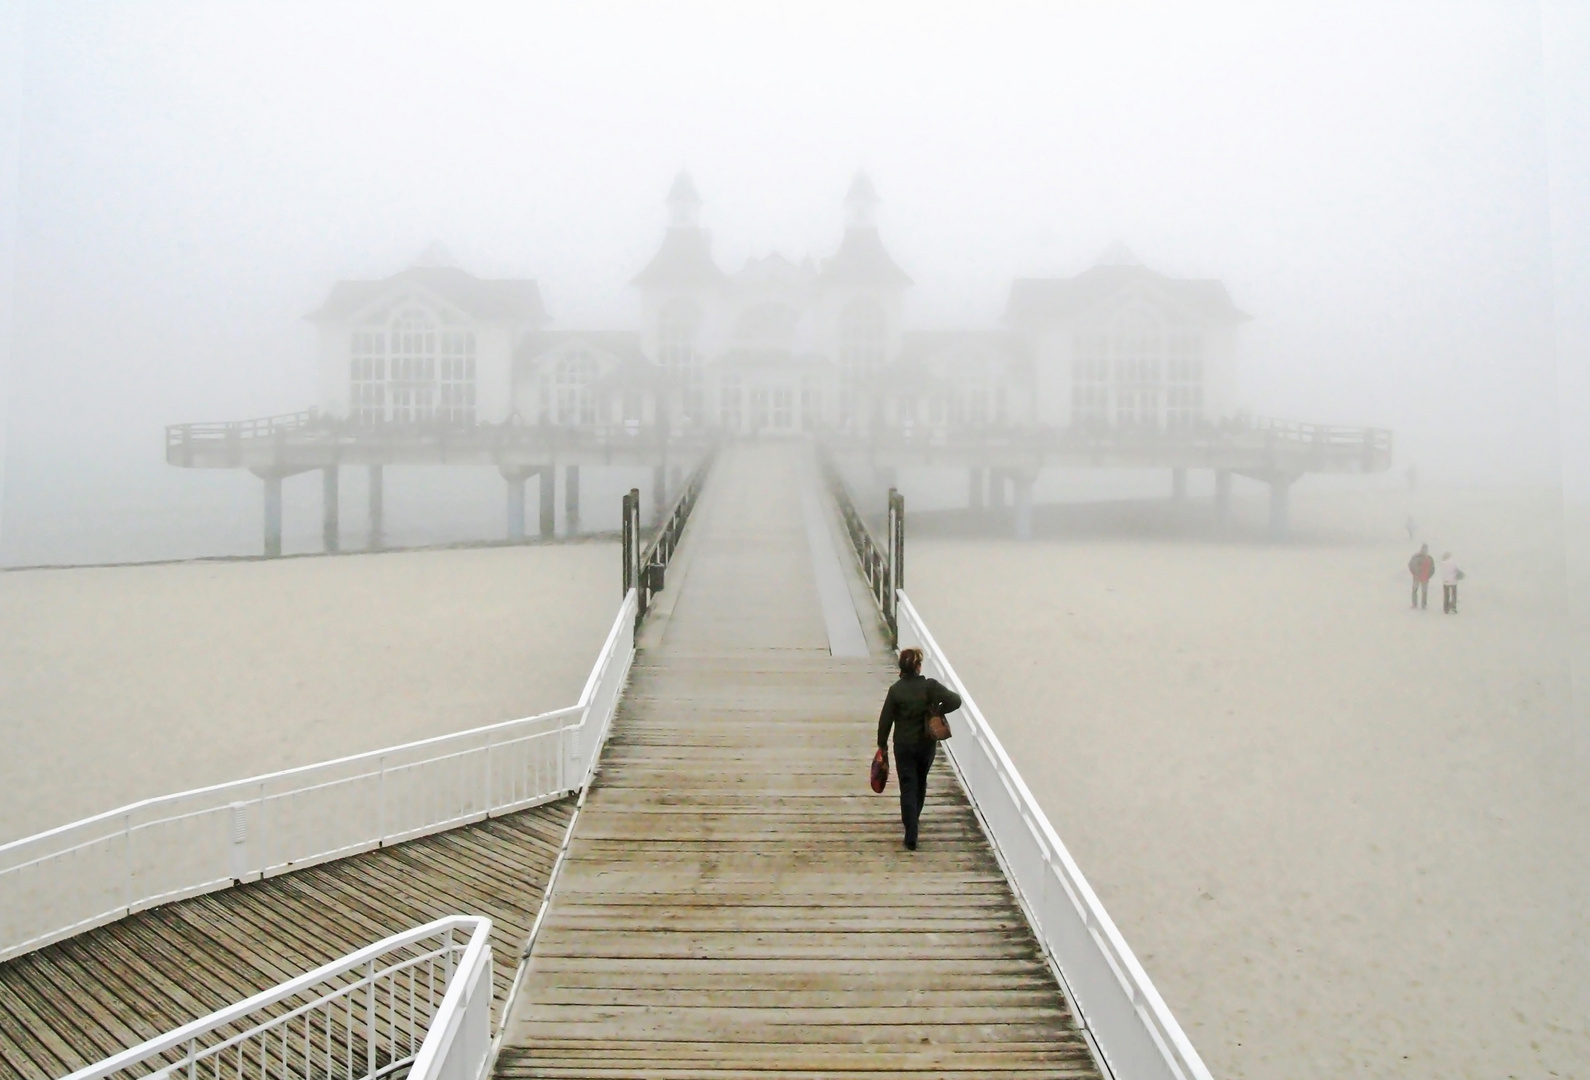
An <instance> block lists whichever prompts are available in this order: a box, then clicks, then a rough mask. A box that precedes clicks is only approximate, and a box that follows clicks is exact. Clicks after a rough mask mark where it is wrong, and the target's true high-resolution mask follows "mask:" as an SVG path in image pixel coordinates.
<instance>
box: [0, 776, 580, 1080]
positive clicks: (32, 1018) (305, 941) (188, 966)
mask: <svg viewBox="0 0 1590 1080" xmlns="http://www.w3.org/2000/svg"><path fill="white" fill-rule="evenodd" d="M572 812H573V800H572V799H563V800H560V801H558V802H556V803H549V804H547V805H545V806H540V807H536V808H535V809H532V810H523V811H520V812H518V813H515V814H509V815H505V816H504V817H501V818H497V819H495V820H492V821H484V822H481V823H479V824H475V825H467V826H464V827H462V828H458V829H453V830H451V831H449V832H445V833H439V834H437V835H435V836H429V837H425V838H423V839H420V840H412V841H409V842H408V843H405V844H398V845H395V846H393V847H389V848H385V849H382V850H380V851H372V852H367V853H365V854H362V855H356V856H353V857H351V858H347V859H342V860H339V861H337V862H330V863H325V864H323V865H321V866H316V867H310V868H308V869H305V870H297V871H294V872H292V873H290V874H283V875H282V876H280V877H274V878H270V879H269V880H266V881H262V882H256V883H253V884H249V885H242V886H238V887H236V888H231V889H226V890H223V891H220V892H214V893H210V894H208V895H205V896H200V897H195V898H194V899H191V900H183V901H179V902H177V903H174V904H167V905H165V906H163V907H158V908H152V909H150V910H149V911H143V912H139V913H138V914H136V915H133V916H131V917H129V918H126V919H122V920H120V921H118V922H114V923H109V924H107V925H105V926H101V927H98V928H97V929H94V930H90V931H87V932H86V933H83V934H79V935H77V936H76V937H73V938H68V939H67V940H65V941H61V942H57V943H56V944H54V945H50V946H47V947H45V948H43V949H40V950H38V951H37V952H33V953H28V954H27V955H25V956H19V957H17V958H16V959H14V960H11V961H8V962H6V963H4V964H0V1077H7V1078H9V1077H19V1078H24V1080H56V1078H58V1077H61V1076H65V1075H66V1074H67V1073H69V1072H72V1071H74V1070H76V1069H79V1068H82V1067H83V1066H85V1065H91V1064H93V1063H94V1062H97V1061H101V1060H103V1059H105V1058H107V1057H109V1056H110V1055H112V1054H114V1053H116V1052H118V1051H120V1050H124V1049H126V1048H127V1047H129V1046H135V1045H137V1044H138V1043H140V1042H143V1041H144V1040H145V1039H149V1038H153V1037H154V1036H156V1035H159V1034H161V1033H163V1032H166V1031H170V1030H171V1029H172V1028H175V1027H179V1026H181V1025H182V1024H185V1023H187V1022H188V1021H190V1020H194V1019H197V1018H198V1017H200V1016H204V1015H206V1014H208V1013H210V1012H213V1011H214V1010H216V1009H219V1008H222V1007H224V1006H226V1005H230V1004H232V1003H233V1002H236V1001H241V1000H243V999H244V998H246V997H248V996H249V995H251V994H255V993H257V992H259V991H260V990H264V989H267V988H269V987H272V986H275V985H277V984H278V983H281V982H284V981H286V980H288V979H291V978H294V977H296V976H298V975H302V974H303V973H304V972H306V971H310V970H312V969H314V968H316V967H318V966H319V965H321V964H324V963H326V962H328V961H330V960H334V959H336V958H337V957H339V956H345V955H347V954H348V953H350V952H353V951H354V950H356V949H360V948H363V947H364V946H365V945H369V944H371V943H372V942H376V941H379V940H381V939H382V938H384V937H387V936H388V935H390V934H394V933H397V932H398V931H400V930H407V929H410V928H411V927H414V926H418V925H420V924H422V923H426V922H430V921H431V920H432V919H437V918H441V917H442V916H444V915H457V914H467V915H487V916H490V917H491V919H492V950H493V952H494V953H495V957H496V966H495V968H494V970H493V975H494V976H495V980H496V987H495V991H496V993H495V996H494V999H493V1002H492V1008H493V1015H494V1016H495V1015H496V1014H497V1012H498V1011H500V1009H501V1006H502V1003H503V999H504V997H505V995H506V993H507V990H508V986H509V983H510V981H511V980H512V979H513V976H514V971H515V968H516V966H517V963H518V956H519V952H520V950H521V949H522V948H523V946H524V943H525V941H526V940H527V939H528V938H529V934H530V925H531V923H532V922H534V920H535V917H536V913H537V911H539V910H540V907H541V899H542V897H543V895H544V893H545V889H546V883H547V878H548V875H549V874H550V873H551V870H552V864H553V862H554V860H556V858H557V854H558V849H559V847H560V846H561V845H562V843H563V836H564V833H565V831H566V829H567V826H568V821H569V816H570V814H571V813H572Z"/></svg>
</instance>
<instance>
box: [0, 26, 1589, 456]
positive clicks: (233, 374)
mask: <svg viewBox="0 0 1590 1080" xmlns="http://www.w3.org/2000/svg"><path fill="white" fill-rule="evenodd" d="M1582 10H1583V9H1582V7H1581V5H1579V4H1577V3H1573V4H1565V3H1555V4H1552V5H1551V6H1550V7H1548V9H1547V11H1548V17H1547V24H1548V26H1549V27H1550V28H1552V30H1553V32H1555V33H1558V34H1560V35H1562V38H1561V40H1559V41H1557V42H1556V43H1555V44H1554V47H1553V51H1551V52H1550V53H1549V55H1550V56H1551V58H1552V65H1553V66H1552V68H1551V69H1550V70H1549V71H1548V68H1547V65H1546V57H1547V55H1548V53H1547V52H1546V51H1545V50H1544V48H1543V38H1542V14H1541V11H1540V9H1538V8H1536V7H1535V6H1533V5H1530V4H1520V3H1490V4H1485V3H1426V4H1416V3H1392V4H1387V3H1364V4H1352V3H1341V2H1332V3H1321V4H1312V5H1310V4H1301V3H1288V4H1275V3H1254V4H1230V3H1222V4H1203V5H1194V4H1176V5H1164V6H1159V5H1132V4H1102V3H1101V4H1055V3H1051V4H1037V5H997V4H987V3H978V4H961V5H920V4H918V5H904V4H902V5H886V4H858V3H855V2H850V3H843V4H829V5H824V4H815V3H801V4H798V5H797V4H786V5H758V4H722V5H711V4H696V5H690V4H678V3H668V4H646V5H637V4H593V3H585V4H540V5H527V4H516V5H506V4H504V5H482V4H456V3H452V4H447V5H441V4H435V5H398V4H392V3H382V4H374V3H370V4H348V3H301V4H293V3H280V2H278V3H272V4H254V5H241V4H219V3H206V4H180V3H143V4H138V3H116V4H110V3H103V4H73V3H49V4H29V5H18V4H11V5H9V6H8V7H6V8H5V14H4V16H3V17H0V95H5V97H4V98H3V99H4V100H7V102H8V106H9V107H8V109H6V110H5V111H4V112H0V154H3V153H5V152H6V144H7V142H8V141H9V140H8V139H6V138H4V137H3V136H4V135H5V134H6V133H7V130H8V128H9V129H10V130H12V131H16V130H18V128H17V127H15V126H13V125H16V124H18V123H19V135H18V136H17V137H16V141H15V147H16V150H15V155H14V160H15V161H16V163H17V167H16V169H15V170H14V171H11V170H5V169H0V199H4V198H6V196H7V195H8V192H7V190H6V185H7V181H14V182H15V184H16V189H15V193H14V196H13V198H14V208H15V212H14V220H15V222H16V231H15V233H14V235H13V236H10V237H6V238H5V240H6V243H5V244H3V245H0V265H3V263H4V261H5V260H4V256H5V255H6V254H7V250H5V249H6V248H11V249H13V254H14V261H15V273H16V288H15V314H14V319H13V327H14V331H15V333H14V342H13V346H14V347H13V350H12V364H11V373H10V380H9V381H10V387H11V394H10V398H11V406H10V414H9V428H8V438H7V449H8V469H9V470H10V471H11V472H12V474H13V475H16V474H17V473H18V470H26V469H28V468H31V467H33V466H32V465H31V463H32V462H35V461H49V462H53V463H55V465H56V467H59V466H60V464H61V463H62V462H67V461H71V462H76V463H77V464H78V466H80V467H81V468H84V469H92V468H95V467H97V466H96V465H95V462H96V461H97V460H100V459H102V458H103V457H105V456H106V455H134V456H137V455H144V456H148V457H149V458H150V460H151V462H152V463H155V464H158V461H159V452H160V451H159V428H160V426H161V425H163V424H165V423H170V422H176V421H182V420H201V419H222V418H232V417H241V416H248V415H259V414H264V413H270V412H277V411H287V410H291V409H296V408H301V407H304V406H306V405H308V404H311V403H312V402H313V400H314V396H315V385H314V380H313V374H312V364H311V361H312V350H313V341H312V339H311V335H310V333H309V329H308V327H307V325H306V324H305V323H304V322H303V321H302V319H301V316H302V315H303V313H304V312H306V311H307V310H309V309H310V308H312V307H313V306H314V305H315V304H316V303H317V302H318V301H319V299H320V298H321V297H322V296H323V295H324V293H325V291H326V290H327V289H328V288H329V287H330V285H331V283H332V282H333V281H334V280H336V279H337V278H340V277H349V276H375V275H384V274H387V273H391V272H394V271H396V270H398V269H400V268H402V267H403V266H404V265H407V264H408V263H409V262H410V261H411V260H412V259H413V257H414V256H415V255H416V254H417V253H418V252H419V251H420V250H421V249H422V248H424V247H425V246H426V245H427V244H428V243H429V242H431V241H433V240H439V241H441V242H442V243H444V244H445V245H446V246H447V247H448V248H449V249H451V251H452V252H453V253H454V254H455V255H456V256H457V258H458V260H459V262H460V263H461V264H462V265H464V266H465V267H466V268H468V269H471V270H474V271H475V272H477V273H481V274H485V275H512V276H530V277H535V278H537V279H538V280H539V281H540V283H541V286H542V289H543V293H544V295H545V297H546V299H547V303H548V306H549V308H550V309H551V312H552V314H553V317H554V319H555V320H556V322H557V325H561V326H571V325H601V326H625V325H628V319H629V311H630V309H629V303H630V298H629V296H628V295H627V290H626V288H625V284H624V283H625V282H626V281H627V279H628V278H629V276H630V275H632V274H633V273H634V272H635V271H636V270H637V269H639V267H640V266H641V265H642V264H643V263H644V261H645V259H646V258H647V256H648V255H649V254H650V252H651V251H652V249H653V248H654V247H655V245H656V243H657V241H658V239H659V237H660V233H661V229H662V225H663V220H664V218H663V206H662V197H663V194H664V192H665V191H666V189H667V186H668V183H669V181H670V179H671V177H672V175H673V173H674V172H675V171H676V170H678V169H679V168H681V167H686V168H688V169H689V170H690V171H691V173H692V174H693V176H694V178H695V180H696V184H697V186H698V188H699V189H700V191H701V193H702V195H703V197H704V199H705V200H706V207H705V211H704V216H705V219H706V222H707V224H708V225H709V226H710V227H711V228H712V229H713V232H714V236H715V238H716V251H717V254H718V256H719V260H720V262H721V263H723V264H724V265H725V266H729V267H733V266H736V265H738V264H739V263H740V262H741V261H743V260H744V259H745V258H746V257H747V256H748V255H753V254H765V253H767V252H768V251H772V250H778V251H782V252H784V253H785V254H787V255H790V256H792V257H795V258H799V257H800V256H802V255H804V254H806V253H808V252H810V253H812V254H814V255H817V256H819V257H820V256H822V255H824V254H826V253H828V252H829V251H831V250H832V248H833V246H834V245H835V243H836V242H837V240H838V236H839V231H840V224H841V219H840V208H839V200H840V198H841V196H842V194H843V192H844V189H845V186H846V184H847V183H848V180H849V178H850V175H851V173H852V172H853V171H854V170H855V169H856V168H857V167H865V168H866V169H867V170H869V171H870V172H871V174H872V176H873V178H874V180H875V182H876V184H877V186H878V188H879V190H880V192H881V194H882V196H883V198H884V200H885V201H884V206H883V214H882V227H883V230H884V238H885V242H886V243H887V244H888V245H889V247H890V248H891V250H892V251H893V252H894V254H895V256H896V258H897V260H898V261H899V262H900V263H901V264H902V265H903V266H904V267H905V268H906V270H907V271H908V272H909V273H910V274H911V275H912V276H913V277H914V278H915V279H916V282H917V287H916V288H915V290H914V296H913V299H912V301H911V303H912V307H911V309H910V314H909V317H910V318H911V319H912V320H913V321H914V323H915V324H916V325H918V326H924V327H926V326H949V325H973V326H984V325H993V324H994V323H995V322H996V320H997V319H998V317H999V315H1000V311H1001V309H1002V306H1003V302H1004V297H1005V293H1006V291H1007V289H1008V286H1009V282H1010V279H1011V277H1013V276H1017V275H1037V274H1071V273H1075V272H1077V271H1078V270H1080V269H1083V268H1085V267H1086V266H1087V265H1088V264H1089V263H1090V262H1091V260H1092V258H1093V257H1094V256H1095V255H1096V254H1097V252H1098V251H1099V250H1100V249H1102V248H1103V247H1104V246H1105V244H1107V243H1108V242H1109V241H1110V240H1112V239H1115V238H1120V239H1122V240H1124V241H1125V242H1126V243H1127V244H1128V245H1129V246H1130V247H1132V248H1133V249H1134V250H1135V251H1136V252H1137V254H1138V255H1139V257H1141V258H1142V259H1143V260H1144V261H1145V262H1146V263H1148V264H1149V265H1150V266H1153V267H1155V268H1156V269H1160V270H1163V271H1165V272H1168V273H1171V274H1178V275H1188V276H1200V277H1217V278H1220V279H1221V280H1223V281H1224V282H1225V283H1226V285H1227V287H1228V288H1229V289H1230V291H1231V293H1232V295H1233V297H1234V299H1235V301H1236V303H1237V305H1238V306H1239V307H1241V308H1243V309H1244V310H1245V311H1247V312H1249V313H1250V314H1252V315H1253V316H1254V321H1253V322H1252V323H1251V324H1249V325H1248V327H1247V328H1246V330H1245V344H1244V357H1245V370H1244V372H1243V376H1242V386H1243V390H1244V395H1245V397H1246V398H1247V399H1248V402H1249V404H1251V405H1252V406H1253V407H1254V408H1256V409H1257V410H1259V411H1261V412H1266V413H1272V414H1277V415H1283V416H1290V417H1295V418H1298V419H1305V420H1321V421H1335V422H1346V423H1353V422H1361V423H1376V424H1382V425H1388V426H1392V427H1394V428H1395V429H1396V430H1397V434H1398V445H1399V448H1400V451H1401V457H1402V463H1403V464H1406V463H1409V462H1413V463H1417V464H1418V466H1419V469H1420V473H1421V476H1426V477H1430V478H1432V479H1448V480H1453V481H1459V482H1484V483H1498V482H1517V481H1526V482H1548V483H1556V482H1558V480H1559V477H1560V475H1561V472H1560V470H1561V462H1560V459H1559V452H1558V442H1559V438H1560V436H1561V434H1562V432H1563V430H1564V424H1565V423H1567V424H1568V427H1569V428H1570V434H1571V433H1572V431H1577V430H1579V429H1580V428H1582V424H1580V423H1578V422H1573V423H1569V422H1567V421H1564V419H1563V415H1564V414H1563V413H1561V412H1560V410H1559V405H1560V404H1561V402H1562V400H1563V389H1564V388H1565V387H1566V388H1568V389H1570V390H1575V392H1580V393H1582V392H1584V391H1583V388H1584V386H1585V385H1587V382H1586V381H1581V382H1578V383H1575V382H1574V381H1573V379H1574V378H1575V377H1577V376H1574V374H1573V371H1568V370H1566V369H1568V368H1570V367H1571V366H1572V365H1574V364H1580V363H1582V356H1583V343H1584V341H1585V340H1586V337H1587V335H1586V334H1585V332H1584V326H1585V320H1584V318H1583V316H1582V312H1583V310H1584V304H1583V297H1584V295H1585V288H1584V283H1585V278H1586V275H1585V273H1584V272H1583V269H1582V267H1583V262H1584V260H1583V252H1584V247H1583V245H1582V244H1581V243H1579V242H1578V241H1579V239H1580V238H1582V237H1583V236H1584V235H1585V234H1586V229H1585V222H1586V221H1587V219H1590V214H1586V213H1585V212H1584V199H1583V195H1582V190H1583V185H1582V184H1581V183H1578V182H1577V180H1582V178H1583V177H1584V175H1585V172H1584V169H1583V165H1584V152H1583V151H1582V149H1579V148H1578V146H1576V145H1575V144H1574V143H1573V141H1572V140H1573V136H1574V133H1575V132H1580V133H1582V132H1583V124H1582V122H1581V121H1582V116H1583V109H1582V107H1581V105H1580V104H1577V103H1576V102H1577V100H1578V99H1577V97H1576V95H1575V94H1573V93H1568V91H1570V90H1572V91H1577V90H1579V89H1583V88H1584V87H1585V85H1586V80H1585V78H1584V77H1583V71H1584V69H1585V67H1586V63H1585V60H1586V54H1585V51H1584V49H1583V48H1582V47H1581V45H1580V44H1579V37H1578V35H1582V34H1584V32H1585V29H1586V25H1587V23H1586V20H1585V19H1584V18H1583V17H1582ZM7 28H9V30H8V29H7ZM1570 36H1571V38H1572V39H1571V40H1569V38H1570ZM18 56H20V66H18V65H17V63H16V59H15V58H17V57H18ZM1548 74H1550V75H1551V77H1552V79H1553V80H1554V81H1553V82H1552V83H1551V86H1552V88H1553V90H1554V92H1555V93H1556V94H1557V97H1556V98H1555V99H1550V98H1548V93H1547V91H1548V83H1547V77H1548ZM8 90H9V94H8V95H7V91H8ZM1565 95H1566V99H1572V100H1565ZM1553 101H1555V107H1553V104H1552V102H1553ZM1568 105H1573V108H1568ZM1575 109H1577V110H1578V111H1577V112H1575V111H1574V110H1575ZM1576 125H1577V126H1576ZM1549 135H1550V136H1553V137H1555V138H1556V139H1558V140H1559V141H1558V142H1557V143H1556V147H1557V149H1556V150H1555V151H1553V150H1551V149H1550V147H1551V145H1552V144H1550V143H1548V136H1549ZM1564 138H1567V139H1569V143H1568V144H1567V145H1566V146H1565V145H1564V144H1563V142H1562V141H1561V140H1563V139H1564ZM1553 155H1555V156H1553ZM1551 167H1554V168H1555V169H1556V173H1555V174H1553V173H1551V172H1550V171H1549V170H1550V168H1551ZM1565 169H1567V170H1568V171H1566V172H1565V171H1564V170H1565ZM1574 169H1577V170H1578V171H1577V172H1574V171H1573V170H1574ZM1553 191H1555V192H1556V195H1557V203H1556V209H1555V221H1556V223H1557V226H1558V235H1557V244H1556V246H1555V247H1554V246H1553V242H1552V240H1553V238H1552V232H1551V230H1552V227H1553V223H1554V217H1553V204H1552V201H1551V195H1552V192H1553ZM10 217H11V215H4V216H0V222H6V221H8V219H9V218H10ZM7 232H10V230H9V229H7ZM1554 254H1555V256H1556V264H1555V267H1554V264H1553V256H1554ZM1554 269H1555V274H1556V278H1555V281H1556V286H1557V295H1556V297H1555V298H1554V295H1553V283H1554V278H1553V274H1554ZM3 272H4V271H3V270H0V274H3ZM3 284H4V282H3V279H0V285H3ZM1575 290H1576V291H1575ZM1554 300H1555V303H1554ZM1554 313H1555V317H1556V323H1555V324H1554V322H1553V317H1554ZM4 314H5V313H4V309H3V304H0V319H3V318H4ZM1554 331H1556V332H1560V333H1562V334H1563V335H1564V341H1565V342H1571V343H1576V344H1575V346H1574V347H1575V348H1577V349H1578V352H1576V353H1573V355H1572V356H1570V355H1569V353H1570V352H1571V351H1572V350H1569V349H1565V350H1563V352H1562V353H1561V354H1559V351H1558V350H1557V349H1556V347H1555V343H1554ZM1575 335H1577V336H1575ZM1559 359H1561V360H1562V362H1563V365H1564V368H1565V371H1564V372H1559V369H1558V362H1559ZM1574 370H1578V369H1574ZM1581 445H1582V444H1581ZM1581 452H1585V451H1584V450H1581Z"/></svg>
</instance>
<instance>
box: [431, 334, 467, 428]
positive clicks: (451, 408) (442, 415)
mask: <svg viewBox="0 0 1590 1080" xmlns="http://www.w3.org/2000/svg"><path fill="white" fill-rule="evenodd" d="M441 346H442V362H441V367H442V384H441V390H442V396H441V403H440V405H439V406H438V407H437V409H436V418H437V419H438V420H443V421H446V422H447V423H449V424H473V423H474V422H475V335H474V334H473V333H470V332H468V331H464V330H444V331H442V334H441Z"/></svg>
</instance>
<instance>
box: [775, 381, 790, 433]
mask: <svg viewBox="0 0 1590 1080" xmlns="http://www.w3.org/2000/svg"><path fill="white" fill-rule="evenodd" d="M773 426H774V427H775V428H777V429H778V430H780V431H788V430H790V429H791V428H793V427H794V426H795V391H793V390H791V389H790V388H789V387H787V386H775V387H774V388H773Z"/></svg>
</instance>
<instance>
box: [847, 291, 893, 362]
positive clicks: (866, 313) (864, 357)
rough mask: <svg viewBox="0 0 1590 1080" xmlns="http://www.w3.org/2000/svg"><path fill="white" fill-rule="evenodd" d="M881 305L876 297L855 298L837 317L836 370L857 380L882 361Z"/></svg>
mask: <svg viewBox="0 0 1590 1080" xmlns="http://www.w3.org/2000/svg"><path fill="white" fill-rule="evenodd" d="M883 345H884V322H883V308H882V306H880V305H879V304H878V302H877V301H876V300H856V301H854V302H853V303H851V305H850V306H849V307H847V308H845V310H844V312H843V313H842V314H841V315H840V316H839V370H840V371H841V372H842V373H843V374H844V376H845V378H847V379H852V380H853V379H858V378H860V377H861V376H863V375H865V374H867V372H869V371H872V370H873V369H875V368H877V367H879V366H881V365H882V364H883Z"/></svg>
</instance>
